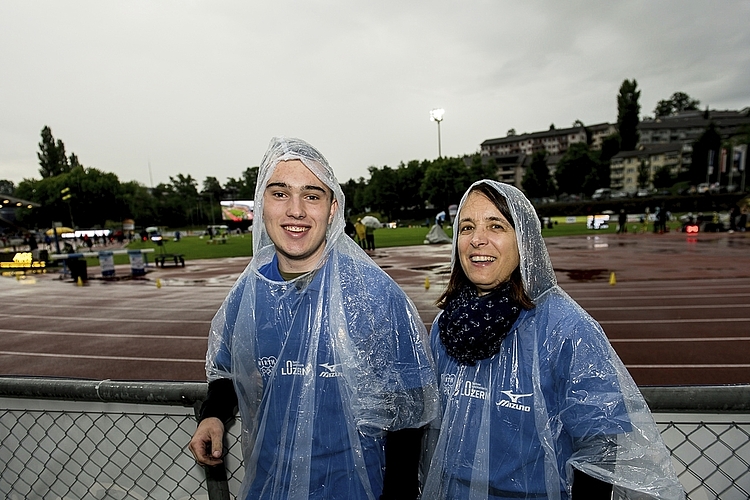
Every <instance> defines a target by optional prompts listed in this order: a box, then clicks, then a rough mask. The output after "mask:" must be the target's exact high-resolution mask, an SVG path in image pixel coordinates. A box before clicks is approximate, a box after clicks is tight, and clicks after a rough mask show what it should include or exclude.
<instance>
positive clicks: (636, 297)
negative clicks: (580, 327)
mask: <svg viewBox="0 0 750 500" xmlns="http://www.w3.org/2000/svg"><path fill="white" fill-rule="evenodd" d="M569 295H570V296H571V297H573V298H574V299H576V301H579V302H581V301H584V300H592V301H593V300H609V301H620V300H671V299H703V300H707V299H729V298H736V297H750V293H711V294H708V293H704V294H701V295H674V294H670V295H626V296H622V295H617V296H615V295H605V296H602V295H597V296H596V297H574V296H573V295H572V294H569Z"/></svg>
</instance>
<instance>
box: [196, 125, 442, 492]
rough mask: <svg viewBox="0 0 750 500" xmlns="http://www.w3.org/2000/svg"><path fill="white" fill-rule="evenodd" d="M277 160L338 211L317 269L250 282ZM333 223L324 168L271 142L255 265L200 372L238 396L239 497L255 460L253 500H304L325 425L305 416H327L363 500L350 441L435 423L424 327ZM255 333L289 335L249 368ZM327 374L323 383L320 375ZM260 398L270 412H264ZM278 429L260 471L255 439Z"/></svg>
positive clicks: (360, 469)
mask: <svg viewBox="0 0 750 500" xmlns="http://www.w3.org/2000/svg"><path fill="white" fill-rule="evenodd" d="M288 160H299V161H301V162H302V163H304V164H305V166H307V168H309V169H310V170H311V171H312V172H313V173H314V174H315V175H316V176H317V177H318V178H319V179H320V180H321V181H322V182H323V183H324V184H325V185H326V186H328V188H330V189H331V191H332V192H333V196H334V197H335V199H336V200H338V204H339V206H338V210H337V211H336V213H335V215H334V217H333V221H332V223H331V224H330V225H329V227H328V229H327V239H326V243H325V253H324V255H323V257H322V258H321V262H320V263H319V265H318V266H317V268H316V270H315V271H313V272H310V273H307V274H305V275H303V276H300V277H298V278H296V279H293V280H290V281H281V280H279V281H274V280H271V279H269V278H267V277H266V276H264V275H263V274H261V273H260V272H259V269H261V268H263V266H266V265H267V264H269V263H270V262H272V261H273V259H274V256H275V249H274V246H273V243H272V242H271V240H270V238H269V236H268V233H267V231H266V228H265V225H264V221H263V193H264V190H265V186H266V184H267V183H268V180H269V178H270V177H271V174H272V173H273V171H274V169H275V167H276V165H277V164H278V163H279V162H282V161H288ZM344 213H345V206H344V194H343V192H342V190H341V188H340V186H339V184H338V182H337V181H336V179H335V177H334V174H333V171H332V170H331V168H330V166H329V165H328V162H327V161H326V159H325V158H324V157H323V156H322V155H321V154H320V153H319V152H318V151H317V150H316V149H315V148H313V147H312V146H310V145H309V144H307V143H305V142H304V141H301V140H298V139H287V138H275V139H273V140H272V141H271V145H270V146H269V149H268V151H267V153H266V155H265V156H264V158H263V161H262V163H261V166H260V168H259V172H258V180H257V188H256V194H255V220H254V224H253V255H254V256H253V259H252V261H251V262H250V264H249V265H248V267H247V268H246V270H245V271H244V272H243V274H242V276H241V277H240V278H239V279H238V280H237V283H236V284H235V286H234V287H233V289H232V290H231V292H230V293H229V295H228V297H227V299H226V301H225V302H224V304H223V305H222V307H221V308H220V310H219V311H218V313H217V314H216V316H215V318H214V320H213V322H212V325H211V332H210V337H209V349H208V354H207V362H206V367H207V374H208V379H209V381H211V380H215V379H217V378H230V379H233V381H234V385H235V390H236V391H237V394H238V397H239V405H240V415H241V418H242V420H243V435H242V446H243V454H244V459H245V469H246V476H245V480H244V481H243V488H242V496H241V497H240V498H244V497H245V495H246V494H247V491H248V488H249V486H250V483H252V482H253V479H254V477H255V474H256V468H257V467H258V463H259V460H260V461H261V462H262V461H264V460H265V461H266V462H267V463H263V467H264V474H266V475H267V477H268V479H267V481H266V484H265V485H264V488H263V491H264V498H266V497H267V498H281V497H283V498H290V499H307V498H308V495H309V494H310V492H309V489H310V488H311V486H310V473H311V472H310V471H311V461H312V460H313V458H312V457H311V453H312V449H313V442H312V441H313V434H314V432H317V431H319V430H320V428H319V427H318V428H316V426H320V425H327V424H326V423H325V422H322V423H321V422H316V414H317V412H318V411H319V410H320V405H338V406H339V407H340V408H341V411H342V412H343V413H344V420H345V422H346V430H345V432H346V434H347V435H348V441H349V447H350V451H348V452H347V454H348V455H347V459H346V460H347V463H351V464H352V468H351V470H350V471H348V473H349V474H350V475H358V476H359V478H360V479H361V482H362V484H363V485H366V486H365V488H364V489H365V490H366V496H365V498H372V499H373V500H375V494H374V493H373V492H372V491H370V481H368V472H369V473H370V474H372V469H373V467H372V465H371V464H366V463H365V456H366V453H365V452H364V451H363V449H362V444H361V440H360V437H361V436H373V437H375V438H379V437H382V436H383V435H384V433H385V431H390V430H398V429H401V428H405V427H418V426H421V425H424V424H426V423H427V422H429V421H430V420H432V419H433V418H434V416H435V415H436V411H437V410H436V408H437V404H438V403H437V389H436V384H435V380H434V372H433V369H432V366H431V363H430V361H429V358H428V357H427V355H426V347H425V345H424V342H425V340H426V336H427V333H426V330H425V328H424V325H423V323H422V321H421V320H420V318H419V316H418V313H417V310H416V308H415V307H414V305H413V304H412V303H411V302H410V301H409V300H408V299H407V298H406V296H405V295H404V294H403V292H402V291H401V290H400V289H399V288H398V287H397V286H396V285H395V283H393V281H392V280H390V278H388V277H387V275H386V274H385V273H384V272H383V271H382V270H381V269H380V268H379V267H378V266H377V265H376V264H375V263H374V262H373V261H372V260H371V259H370V258H369V257H368V256H367V255H366V254H365V252H364V251H363V250H362V249H361V248H360V247H359V246H358V245H357V244H356V243H355V242H354V241H353V240H352V238H350V237H349V236H347V235H346V234H345V233H344V225H345V221H344ZM300 325H301V326H303V327H304V328H299V326H300ZM262 331H284V332H287V333H288V334H289V335H288V337H285V338H282V339H280V340H279V342H280V346H281V350H280V353H279V355H278V359H265V358H263V359H257V358H258V356H257V352H258V350H259V349H260V348H262V347H263V346H258V345H256V340H257V335H258V334H259V332H262ZM264 338H265V337H264ZM320 352H328V353H331V352H332V356H333V358H332V359H333V363H332V364H329V363H324V364H321V363H320V359H319V356H320V354H319V353H320ZM227 360H231V363H230V364H228V363H227ZM282 360H283V363H282ZM286 360H296V361H295V362H294V363H292V362H291V361H286ZM401 360H411V363H402V362H401ZM277 361H278V363H277ZM284 363H290V364H289V365H288V366H285V365H284ZM277 365H282V366H277ZM323 365H326V366H323ZM334 367H336V368H335V370H336V371H335V372H333V370H334ZM288 369H292V370H295V375H296V376H295V377H294V379H293V380H294V382H293V384H294V386H293V388H292V390H291V391H290V392H289V393H288V395H286V396H284V397H285V398H286V399H285V400H283V401H279V400H278V397H275V396H274V395H273V394H272V393H271V392H270V391H273V390H274V387H275V386H276V385H277V383H280V378H281V377H282V375H281V372H282V371H283V370H288ZM326 370H331V372H330V373H323V372H324V371H326ZM324 375H335V380H336V381H337V383H338V385H337V386H336V387H337V389H336V390H335V391H332V392H329V393H328V394H325V393H322V394H321V393H320V391H316V384H317V383H319V381H320V380H322V379H321V378H320V377H321V376H324ZM327 381H328V382H330V378H329V379H327ZM285 383H286V382H285ZM264 390H265V391H266V394H264ZM331 394H333V395H334V397H335V395H336V394H337V395H338V397H337V398H336V399H337V401H335V402H331V401H330V399H326V398H327V397H329V396H330V395H331ZM274 397H275V399H274ZM264 398H265V399H266V400H267V401H273V404H271V403H266V404H265V406H264V405H263V404H262V403H261V401H262V400H263V399H264ZM319 399H324V401H321V400H319ZM279 415H281V416H282V418H280V419H279ZM279 420H281V421H283V423H282V424H279ZM279 425H281V426H282V430H281V432H280V434H279V440H280V441H281V442H279V443H277V444H278V446H277V450H276V453H277V455H278V456H276V457H274V459H273V460H271V461H270V462H269V461H268V460H267V458H262V457H267V455H268V450H266V451H265V455H263V454H262V453H261V447H262V441H263V439H264V433H265V432H266V431H267V428H269V427H272V426H275V427H279ZM331 425H333V424H331ZM316 429H317V431H316ZM276 432H278V431H276ZM285 454H288V456H286V455H285ZM368 465H369V467H368ZM266 468H270V469H271V470H266ZM378 471H379V469H378ZM313 487H314V485H313ZM266 495H267V496H266Z"/></svg>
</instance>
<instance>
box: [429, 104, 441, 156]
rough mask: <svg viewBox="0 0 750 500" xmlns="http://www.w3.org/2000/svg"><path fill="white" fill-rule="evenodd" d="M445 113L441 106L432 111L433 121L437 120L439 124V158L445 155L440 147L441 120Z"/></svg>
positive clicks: (431, 117)
mask: <svg viewBox="0 0 750 500" xmlns="http://www.w3.org/2000/svg"><path fill="white" fill-rule="evenodd" d="M444 114H445V110H444V109H441V108H438V109H433V110H432V111H430V120H432V121H433V122H437V126H438V158H442V157H443V152H442V150H441V148H440V122H441V121H443V115H444Z"/></svg>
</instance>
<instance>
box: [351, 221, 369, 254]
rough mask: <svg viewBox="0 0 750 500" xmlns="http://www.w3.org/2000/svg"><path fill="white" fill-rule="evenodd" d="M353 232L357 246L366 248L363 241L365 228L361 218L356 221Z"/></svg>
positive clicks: (365, 233)
mask: <svg viewBox="0 0 750 500" xmlns="http://www.w3.org/2000/svg"><path fill="white" fill-rule="evenodd" d="M354 231H356V233H357V242H358V243H359V246H360V247H362V248H367V242H366V241H365V240H366V238H367V228H366V227H365V225H364V223H363V222H362V219H361V218H360V219H357V223H356V224H354Z"/></svg>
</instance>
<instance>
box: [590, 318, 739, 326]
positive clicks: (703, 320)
mask: <svg viewBox="0 0 750 500" xmlns="http://www.w3.org/2000/svg"><path fill="white" fill-rule="evenodd" d="M747 321H750V318H699V319H622V320H607V321H599V324H600V325H650V324H655V323H658V324H660V325H661V324H669V323H745V322H747Z"/></svg>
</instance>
